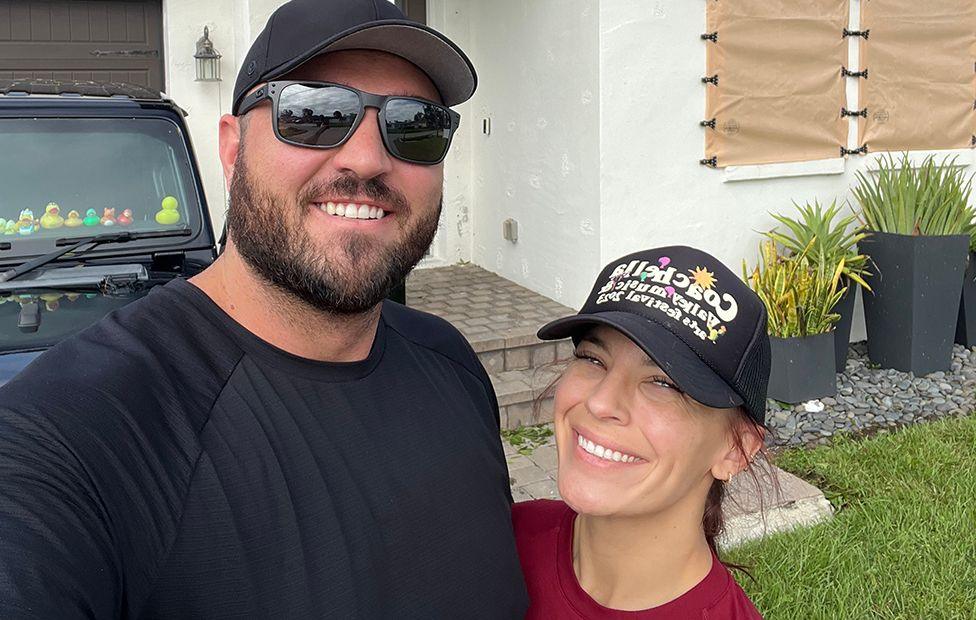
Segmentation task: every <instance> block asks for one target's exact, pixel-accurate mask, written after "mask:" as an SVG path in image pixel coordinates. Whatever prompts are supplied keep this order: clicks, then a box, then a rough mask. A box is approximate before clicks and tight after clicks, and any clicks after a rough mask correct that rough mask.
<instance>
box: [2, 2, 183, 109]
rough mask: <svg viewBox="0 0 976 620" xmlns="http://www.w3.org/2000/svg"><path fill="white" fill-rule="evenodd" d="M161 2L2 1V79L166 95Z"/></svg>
mask: <svg viewBox="0 0 976 620" xmlns="http://www.w3.org/2000/svg"><path fill="white" fill-rule="evenodd" d="M161 4H162V0H125V1H122V0H0V78H24V77H28V78H30V77H33V78H49V79H55V80H95V81H108V82H130V83H133V84H139V85H140V86H148V87H150V88H154V89H156V90H164V82H163V27H162V26H163V18H162V9H161Z"/></svg>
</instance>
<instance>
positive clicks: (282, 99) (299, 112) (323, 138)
mask: <svg viewBox="0 0 976 620" xmlns="http://www.w3.org/2000/svg"><path fill="white" fill-rule="evenodd" d="M265 99H270V100H271V106H272V115H273V116H272V117H273V118H274V132H275V136H276V137H277V138H278V139H279V140H281V141H282V142H284V143H286V144H294V145H295V146H306V147H310V148H316V149H331V148H335V147H337V146H342V145H343V144H344V143H345V142H346V140H348V139H349V137H350V136H352V134H353V133H354V132H355V131H356V129H357V128H358V127H359V124H360V123H361V122H362V120H363V116H364V112H365V109H366V108H376V109H377V110H379V125H380V134H381V135H382V136H383V144H384V146H386V150H387V151H388V152H389V153H390V155H392V156H393V157H396V158H397V159H400V160H403V161H406V162H410V163H412V164H421V165H425V166H432V165H434V164H439V163H441V162H442V161H444V157H446V156H447V149H448V148H450V146H451V139H452V138H453V137H454V132H455V131H457V128H458V125H460V123H461V115H460V114H458V113H457V112H455V111H454V110H451V109H449V108H446V107H444V106H442V105H441V104H439V103H435V102H433V101H428V100H427V99H418V98H416V97H402V96H399V95H375V94H373V93H367V92H364V91H361V90H357V89H355V88H351V87H349V86H343V85H341V84H331V83H329V82H309V81H299V82H296V81H281V82H268V83H267V84H265V85H264V86H262V87H261V88H259V89H258V90H256V91H254V92H253V93H251V94H249V95H248V96H247V97H245V98H244V100H243V101H241V107H240V111H239V112H238V113H237V114H238V116H240V115H243V114H244V113H246V112H247V111H249V110H250V109H251V108H253V107H254V106H256V105H258V104H259V103H261V102H262V101H264V100H265Z"/></svg>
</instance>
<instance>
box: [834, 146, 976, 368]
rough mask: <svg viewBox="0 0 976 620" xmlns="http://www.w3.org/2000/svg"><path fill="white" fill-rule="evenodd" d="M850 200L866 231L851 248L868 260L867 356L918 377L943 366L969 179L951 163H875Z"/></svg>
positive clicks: (967, 217) (969, 216) (954, 312)
mask: <svg viewBox="0 0 976 620" xmlns="http://www.w3.org/2000/svg"><path fill="white" fill-rule="evenodd" d="M857 178H858V185H857V186H856V187H855V188H854V189H853V192H854V197H855V198H856V199H857V201H858V203H859V204H860V207H861V213H860V215H861V222H862V225H863V227H864V229H865V232H866V233H868V236H867V237H866V238H864V239H862V240H861V241H860V242H859V243H858V249H859V250H860V252H861V253H862V254H865V255H867V256H868V258H869V260H870V261H871V262H872V263H873V268H872V271H873V274H872V275H871V276H869V277H868V278H867V282H868V283H869V284H870V285H871V288H872V290H873V294H870V295H865V296H864V320H865V324H866V327H867V332H868V356H869V357H870V358H871V361H872V362H874V363H876V364H879V365H880V366H881V367H883V368H895V369H898V370H902V371H910V372H912V373H914V374H916V375H925V374H928V373H931V372H935V371H937V370H948V369H949V368H950V366H951V363H952V343H953V331H954V329H955V326H956V322H957V319H958V312H959V307H958V302H957V301H956V300H958V299H960V296H961V294H962V283H963V273H964V271H965V269H966V264H967V261H968V254H969V242H970V235H969V232H970V229H971V226H972V220H973V211H972V209H971V208H970V207H969V196H970V194H971V191H972V177H970V178H969V179H968V180H967V179H966V178H965V175H964V172H963V170H962V168H960V167H957V166H955V160H954V159H952V160H950V159H948V158H946V159H944V160H943V161H942V163H941V164H937V163H936V162H935V159H934V158H933V157H927V158H926V159H925V160H924V161H923V162H922V164H921V165H920V166H918V167H917V168H916V167H913V166H912V163H911V161H910V160H909V157H908V154H907V153H905V154H904V155H903V156H902V158H901V161H900V162H896V161H895V159H894V157H891V156H888V157H885V158H881V159H879V160H878V171H877V175H876V176H873V175H871V176H869V175H868V174H865V173H863V172H858V173H857Z"/></svg>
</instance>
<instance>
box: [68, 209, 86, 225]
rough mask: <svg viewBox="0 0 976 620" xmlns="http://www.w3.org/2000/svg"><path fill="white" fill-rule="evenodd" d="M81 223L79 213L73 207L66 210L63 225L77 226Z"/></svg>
mask: <svg viewBox="0 0 976 620" xmlns="http://www.w3.org/2000/svg"><path fill="white" fill-rule="evenodd" d="M81 223H82V219H81V214H80V213H78V212H77V211H75V210H74V209H72V210H71V211H68V219H66V220H65V221H64V225H65V226H67V227H68V228H77V227H79V226H81Z"/></svg>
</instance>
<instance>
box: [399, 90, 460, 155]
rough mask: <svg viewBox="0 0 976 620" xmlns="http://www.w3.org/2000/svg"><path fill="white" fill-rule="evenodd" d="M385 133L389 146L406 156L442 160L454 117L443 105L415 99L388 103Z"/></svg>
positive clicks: (449, 141)
mask: <svg viewBox="0 0 976 620" xmlns="http://www.w3.org/2000/svg"><path fill="white" fill-rule="evenodd" d="M386 135H387V138H388V139H389V141H390V148H391V149H393V150H395V151H396V154H397V155H399V156H400V157H403V158H405V159H410V160H413V161H418V162H431V163H433V162H436V161H439V160H440V159H441V158H442V157H443V156H444V153H446V152H447V147H448V146H449V145H450V143H451V116H450V113H449V112H448V111H447V110H446V109H445V108H442V107H440V106H436V105H433V104H431V103H424V102H423V101H415V100H412V99H390V100H389V101H388V102H387V103H386Z"/></svg>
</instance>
